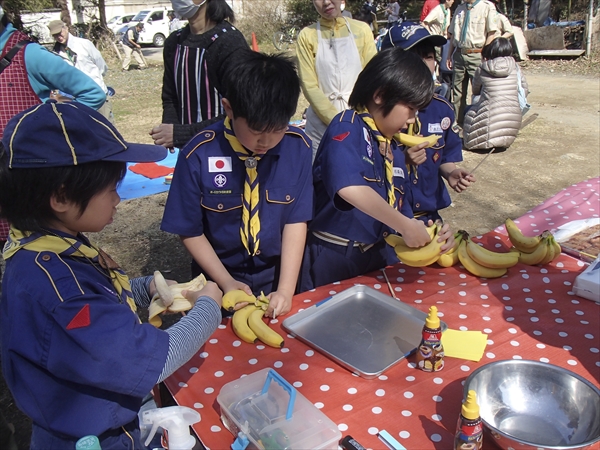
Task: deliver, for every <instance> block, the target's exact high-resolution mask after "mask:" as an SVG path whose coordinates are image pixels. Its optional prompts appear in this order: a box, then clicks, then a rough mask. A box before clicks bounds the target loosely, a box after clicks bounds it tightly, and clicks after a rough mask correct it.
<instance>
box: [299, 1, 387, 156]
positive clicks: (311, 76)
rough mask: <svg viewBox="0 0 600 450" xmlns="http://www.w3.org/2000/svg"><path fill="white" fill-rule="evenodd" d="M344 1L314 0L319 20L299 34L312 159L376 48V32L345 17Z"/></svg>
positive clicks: (344, 105)
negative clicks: (374, 37) (324, 134)
mask: <svg viewBox="0 0 600 450" xmlns="http://www.w3.org/2000/svg"><path fill="white" fill-rule="evenodd" d="M341 2H342V0H313V4H314V6H315V9H316V10H317V12H318V13H319V15H320V16H321V17H320V18H319V20H318V21H317V22H316V23H314V24H312V25H309V26H308V27H306V28H303V29H302V31H300V34H299V35H298V44H297V50H296V51H297V55H298V73H299V75H300V82H301V86H302V92H303V93H304V96H305V97H306V99H307V100H308V102H309V104H310V106H309V108H308V110H307V112H306V129H305V131H306V134H307V135H308V136H309V137H310V138H311V139H312V150H313V160H314V157H315V154H316V152H317V148H318V147H319V143H320V141H321V137H322V136H323V133H324V132H325V129H326V128H327V125H329V122H331V120H332V119H333V118H334V117H335V116H336V115H337V114H338V113H339V112H340V111H343V110H345V109H347V108H348V97H349V96H350V93H351V92H352V88H353V87H354V83H355V82H356V78H357V77H358V74H359V73H360V72H361V71H362V69H363V67H365V65H366V64H367V63H368V62H369V60H370V59H371V58H372V57H373V56H375V54H376V53H377V49H376V48H375V41H374V40H373V32H372V31H371V29H370V28H369V26H368V25H367V24H366V23H364V22H361V21H358V20H353V19H349V18H347V17H344V16H342V10H341V8H340V4H341Z"/></svg>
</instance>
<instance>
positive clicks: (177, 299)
mask: <svg viewBox="0 0 600 450" xmlns="http://www.w3.org/2000/svg"><path fill="white" fill-rule="evenodd" d="M154 285H155V286H156V294H155V295H154V297H152V300H151V301H150V306H149V307H148V322H150V323H151V324H152V325H154V326H155V327H157V328H158V327H160V326H161V325H162V319H161V318H160V316H159V314H160V313H162V312H164V311H167V310H168V311H169V312H172V313H177V312H182V311H189V310H190V309H192V306H194V303H193V302H190V301H189V300H188V299H187V298H185V297H184V296H183V295H181V292H182V291H184V290H190V289H191V290H200V289H202V288H203V287H204V286H205V285H206V278H205V277H204V275H203V274H200V275H198V276H197V277H196V278H194V279H193V280H191V281H188V282H187V283H178V284H172V285H170V286H169V285H168V284H167V282H166V280H165V279H164V277H163V276H162V274H161V273H160V272H159V271H158V270H157V271H156V272H154ZM165 287H166V289H165ZM165 298H166V299H167V303H168V302H170V303H169V305H166V304H165Z"/></svg>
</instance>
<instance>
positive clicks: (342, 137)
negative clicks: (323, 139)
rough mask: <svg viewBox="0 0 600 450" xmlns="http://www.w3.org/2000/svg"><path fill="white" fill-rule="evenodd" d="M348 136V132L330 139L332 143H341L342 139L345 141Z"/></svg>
mask: <svg viewBox="0 0 600 450" xmlns="http://www.w3.org/2000/svg"><path fill="white" fill-rule="evenodd" d="M348 136H350V132H349V131H346V132H345V133H342V134H338V135H337V136H334V137H332V139H333V140H334V141H338V142H342V141H343V140H344V139H346V138H347V137H348Z"/></svg>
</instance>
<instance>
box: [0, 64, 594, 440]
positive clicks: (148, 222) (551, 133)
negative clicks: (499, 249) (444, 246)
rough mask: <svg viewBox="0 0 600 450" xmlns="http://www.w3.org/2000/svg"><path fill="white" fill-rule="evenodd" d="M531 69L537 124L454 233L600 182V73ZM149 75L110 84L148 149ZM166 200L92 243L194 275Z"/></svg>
mask: <svg viewBox="0 0 600 450" xmlns="http://www.w3.org/2000/svg"><path fill="white" fill-rule="evenodd" d="M111 66H112V65H111ZM115 66H116V64H115ZM523 67H524V72H525V74H526V77H527V80H528V82H529V87H530V90H531V94H530V97H529V101H530V103H531V105H532V108H531V111H530V113H529V114H534V113H537V114H539V117H538V118H537V120H535V121H534V122H533V123H532V124H531V125H529V126H527V127H526V128H524V129H523V130H522V131H521V133H520V134H519V136H518V138H517V140H516V141H515V143H514V144H513V145H512V146H511V147H510V148H509V149H508V150H506V151H505V152H502V153H497V154H492V155H491V156H490V157H489V158H488V159H487V160H486V161H485V162H484V163H483V164H482V165H481V166H480V167H479V168H478V169H477V172H476V174H475V175H476V178H477V183H476V184H475V185H474V186H473V187H472V188H470V189H469V190H468V191H467V192H465V193H463V194H460V195H459V194H456V193H453V194H452V197H453V204H452V206H451V207H449V208H448V209H447V210H445V211H442V216H443V217H444V219H445V220H446V221H447V222H448V223H450V225H451V226H452V227H453V228H454V229H465V230H467V231H469V232H470V233H471V234H483V233H485V232H487V231H489V230H491V229H493V228H495V227H497V226H498V225H500V224H502V223H503V222H504V220H505V219H506V218H507V217H511V218H516V217H519V216H521V215H522V214H524V213H526V212H527V211H528V210H529V209H531V208H533V207H534V206H536V205H538V204H539V203H541V202H543V201H544V200H545V199H547V198H548V197H551V196H552V195H554V194H555V193H557V192H558V191H560V190H561V189H563V188H565V187H567V186H569V185H571V184H574V183H577V182H580V181H582V180H585V179H588V178H591V177H597V176H599V175H600V152H599V149H600V133H599V124H600V78H599V76H598V71H597V66H595V69H594V68H592V70H589V67H588V64H587V63H585V62H580V63H579V64H574V63H571V62H568V61H567V62H560V61H559V62H552V61H546V62H543V63H539V62H529V63H525V64H523ZM582 67H583V68H582ZM116 68H117V67H113V69H116ZM135 72H137V71H135ZM146 72H147V73H145V74H144V78H143V79H141V78H139V77H138V78H136V77H137V76H138V73H132V72H130V73H126V74H122V73H120V71H119V70H112V71H111V75H109V77H108V80H107V81H108V83H107V84H109V85H113V86H117V93H118V95H117V97H115V99H114V108H115V111H116V112H117V113H118V114H117V119H118V121H117V126H118V128H119V129H120V130H121V132H122V133H123V135H124V136H125V138H126V139H127V140H131V141H135V140H139V141H142V142H150V138H149V136H148V131H149V130H150V128H151V127H152V125H153V124H154V123H157V121H158V120H159V118H160V103H159V99H160V88H161V83H162V78H161V74H162V68H161V67H160V66H158V65H157V66H155V67H152V68H151V69H149V70H148V71H146ZM573 72H577V73H584V74H585V75H573ZM128 86H132V87H135V90H136V91H138V92H139V90H143V91H144V95H133V94H127V93H126V92H128V89H127V87H128ZM150 98H152V99H154V100H153V101H149V99H150ZM483 157H484V154H482V153H476V152H469V151H465V152H464V162H463V163H462V166H463V167H465V168H467V169H471V168H474V167H475V166H476V165H477V163H479V162H480V161H481V159H482V158H483ZM166 196H167V194H157V195H153V196H149V197H144V198H139V199H134V200H128V201H123V202H122V203H121V204H120V205H119V207H118V215H117V217H116V218H115V221H114V223H113V224H112V225H110V226H108V227H107V228H106V229H105V230H104V231H102V232H101V233H97V234H95V235H91V236H90V237H91V239H92V241H94V242H95V243H96V244H98V245H99V246H101V247H102V248H103V249H104V250H105V251H107V252H108V253H109V254H111V255H112V256H113V258H114V259H115V260H117V261H119V262H120V264H121V265H122V267H124V268H125V270H126V271H127V272H128V274H129V275H130V276H138V275H147V274H151V273H152V272H153V271H154V270H157V269H158V270H161V271H162V272H163V273H165V274H168V276H169V277H170V278H172V279H176V280H179V281H185V280H188V279H189V277H190V271H189V257H188V256H187V255H186V253H185V251H184V249H183V247H182V245H181V244H180V242H179V240H178V238H177V237H176V236H172V235H168V234H166V233H163V232H161V231H160V230H159V225H160V220H161V217H162V211H163V207H164V204H165V200H166ZM0 381H2V380H0ZM0 410H1V411H2V413H3V414H4V415H5V416H6V418H7V419H8V421H9V422H12V423H14V425H15V427H16V429H17V440H18V443H19V448H22V449H24V448H27V447H28V444H29V433H30V425H29V421H28V420H27V419H26V418H24V417H23V416H22V414H20V413H19V412H18V410H17V409H16V408H15V406H14V404H13V403H12V400H11V398H10V394H9V393H8V392H7V390H6V387H5V386H4V385H0Z"/></svg>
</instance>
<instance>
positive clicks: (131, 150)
mask: <svg viewBox="0 0 600 450" xmlns="http://www.w3.org/2000/svg"><path fill="white" fill-rule="evenodd" d="M2 145H3V146H4V150H5V151H6V152H7V154H8V167H9V168H11V169H15V168H19V169H30V168H41V167H58V166H76V165H79V164H85V163H89V162H94V161H120V162H154V161H160V160H162V159H164V158H165V157H166V156H167V149H166V148H165V147H162V146H160V145H151V144H131V143H128V142H125V139H123V136H121V134H120V133H119V132H118V131H117V129H116V128H115V127H114V126H113V125H112V124H111V123H110V122H109V121H108V119H106V118H105V117H104V116H103V115H102V114H100V113H98V112H97V111H95V110H93V109H92V108H89V107H87V106H85V105H83V104H81V103H77V102H65V103H59V102H56V101H55V100H49V101H48V102H46V103H42V104H40V105H36V106H33V107H31V108H29V109H26V110H25V111H22V112H20V113H19V114H17V115H16V116H14V117H13V118H12V119H10V121H9V122H8V124H7V125H6V128H5V129H4V136H3V137H2Z"/></svg>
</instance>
